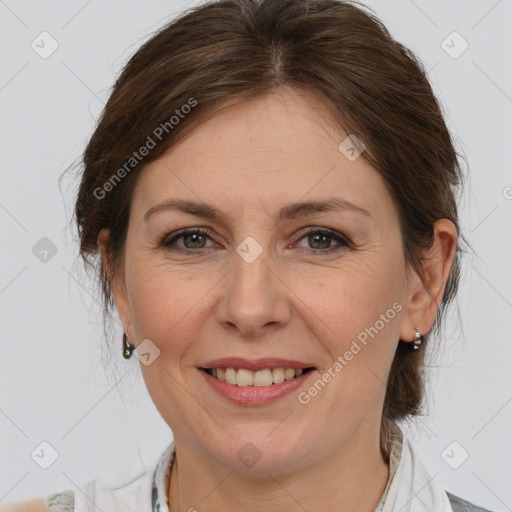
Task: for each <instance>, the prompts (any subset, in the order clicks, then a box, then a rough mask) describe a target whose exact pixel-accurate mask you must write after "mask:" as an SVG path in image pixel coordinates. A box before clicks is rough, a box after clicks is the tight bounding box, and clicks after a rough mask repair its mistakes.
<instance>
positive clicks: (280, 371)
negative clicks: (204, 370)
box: [209, 368, 304, 386]
mask: <svg viewBox="0 0 512 512" xmlns="http://www.w3.org/2000/svg"><path fill="white" fill-rule="evenodd" d="M209 373H210V375H213V376H214V377H216V378H217V379H219V380H220V381H222V382H227V383H228V384H231V385H233V386H270V385H272V384H280V383H281V382H284V381H285V380H292V379H293V378H295V377H298V376H300V375H302V374H303V373H304V370H303V369H302V368H300V369H298V370H295V369H293V368H272V369H270V368H265V369H264V370H257V371H255V372H253V371H252V370H246V369H245V368H239V369H238V370H237V369H236V368H211V369H210V370H209Z"/></svg>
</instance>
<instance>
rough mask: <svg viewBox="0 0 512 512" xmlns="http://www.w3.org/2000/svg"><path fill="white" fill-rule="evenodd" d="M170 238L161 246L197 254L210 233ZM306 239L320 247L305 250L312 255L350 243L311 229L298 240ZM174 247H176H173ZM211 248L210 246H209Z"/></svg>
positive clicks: (199, 231) (191, 232)
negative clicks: (179, 243) (180, 244)
mask: <svg viewBox="0 0 512 512" xmlns="http://www.w3.org/2000/svg"><path fill="white" fill-rule="evenodd" d="M170 236H171V238H170V239H169V237H166V238H164V240H163V241H162V243H161V245H162V246H163V247H166V248H168V249H170V250H173V251H174V250H175V251H178V252H183V253H185V254H192V253H198V252H200V251H201V250H202V249H206V248H207V247H208V246H207V245H206V242H207V240H208V239H210V240H211V237H210V232H209V231H208V230H207V229H203V228H194V229H185V230H182V231H178V232H177V233H172V234H171V235H170ZM302 239H307V241H308V242H309V244H310V245H316V244H318V245H320V247H318V248H315V247H310V248H308V249H307V250H309V251H312V252H314V253H324V254H325V253H331V252H336V251H340V250H342V249H344V248H347V247H350V242H349V241H348V240H347V239H346V238H345V237H343V236H342V235H341V234H339V233H337V232H336V231H331V230H328V229H313V230H310V231H308V232H306V233H304V234H303V235H302V236H301V237H300V239H299V240H302ZM178 240H181V241H182V243H183V245H184V246H182V247H180V246H176V242H177V241H178ZM333 240H334V241H335V242H337V245H334V246H332V245H331V243H332V241H333ZM173 246H176V247H173ZM210 247H211V246H210Z"/></svg>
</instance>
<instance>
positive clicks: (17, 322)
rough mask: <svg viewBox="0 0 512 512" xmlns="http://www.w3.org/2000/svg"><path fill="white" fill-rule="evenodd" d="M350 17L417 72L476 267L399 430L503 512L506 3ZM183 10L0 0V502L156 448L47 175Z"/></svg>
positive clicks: (178, 4)
mask: <svg viewBox="0 0 512 512" xmlns="http://www.w3.org/2000/svg"><path fill="white" fill-rule="evenodd" d="M366 4H367V5H368V6H370V7H373V8H374V9H375V11H376V13H377V14H378V15H379V17H380V18H381V19H382V20H383V21H384V23H385V24H386V25H387V27H388V28H389V29H390V31H391V32H392V33H393V35H394V36H395V37H396V38H397V39H398V40H400V41H401V42H403V43H404V44H405V45H406V46H408V47H410V48H411V49H412V50H413V51H414V52H416V54H417V55H418V56H419V57H420V58H421V59H422V61H423V62H424V63H425V66H426V68H427V69H429V70H430V72H429V76H430V79H431V82H432V84H433V86H434V89H435V92H436V93H437V95H438V97H439V98H440V101H441V103H442V105H443V108H444V109H445V113H446V119H447V123H448V126H449V128H450V129H451V130H452V132H453V134H454V135H455V137H456V138H457V141H458V144H459V149H460V150H461V151H462V152H463V153H464V154H465V155H466V157H467V160H468V163H469V174H470V176H469V180H468V187H467V190H466V193H465V194H464V196H463V197H461V200H460V217H461V223H462V229H463V231H464V233H465V235H466V237H467V238H468V239H469V241H470V243H471V244H472V246H473V248H474V249H475V251H476V257H475V256H471V255H468V257H467V258H466V261H465V263H464V266H463V274H462V279H461V289H460V295H459V299H458V302H457V303H456V304H454V305H453V308H452V312H451V314H450V317H449V322H448V324H447V326H446V329H445V332H444V335H443V341H442V344H441V347H440V349H439V351H438V353H437V354H436V358H435V360H434V361H433V363H432V365H433V367H432V368H431V369H429V370H428V373H429V376H430V378H431V388H430V389H431V391H430V394H429V396H430V398H429V403H430V407H429V413H430V415H429V416H428V417H425V418H421V419H419V420H416V421H415V422H414V423H412V424H410V425H405V426H404V428H405V429H406V431H407V433H408V435H409V436H410V438H411V440H412V442H413V443H414V445H415V446H416V449H417V451H418V452H419V454H420V456H421V458H422V460H423V462H424V464H425V465H426V466H427V468H428V469H429V470H430V472H431V474H432V476H434V478H435V479H436V481H438V482H440V483H441V484H442V485H444V487H445V488H447V489H448V490H450V491H451V492H454V493H455V494H459V495H461V496H463V497H465V498H466V499H469V500H471V501H475V502H477V503H478V504H481V505H485V506H486V507H488V508H491V509H493V510H501V511H504V510H512V488H511V487H510V481H511V477H512V440H511V437H510V432H511V429H512V376H511V370H510V367H511V362H512V361H511V359H512V358H511V355H512V345H511V342H512V336H511V328H510V323H509V319H510V318H511V316H512V286H511V284H512V270H511V265H510V254H511V252H512V242H511V219H512V173H511V171H510V162H511V160H512V158H511V157H512V149H511V148H512V144H511V142H510V141H511V136H512V130H511V126H512V123H511V116H512V71H511V67H510V55H511V50H512V44H511V43H512V32H511V31H510V22H511V21H512V4H511V1H510V0H500V1H496V0H478V1H477V0H471V1H468V0H432V1H426V0H415V1H412V0H386V1H370V2H366ZM192 5H195V3H191V2H185V1H181V0H180V1H177V0H167V1H163V0H149V1H144V2H142V1H140V2H135V1H133V0H129V1H126V0H125V1H120V0H108V1H101V2H100V1H99V0H89V1H63V0H60V1H55V0H54V1H46V2H39V1H35V0H30V1H28V0H25V1H24V0H20V1H17V2H15V1H14V0H0V39H1V48H2V53H1V55H2V63H1V67H0V108H1V112H2V115H1V118H0V126H1V132H0V140H1V143H2V153H1V155H2V159H1V168H2V171H1V174H0V183H1V186H0V227H1V234H2V243H1V247H2V251H1V258H2V259H1V266H0V269H1V270H0V311H1V328H2V345H1V347H2V351H1V356H0V434H1V435H0V461H1V462H0V500H2V499H3V500H4V501H6V502H10V501H13V500H17V499H22V498H27V497H32V496H43V495H46V494H48V493H50V492H54V491H57V490H63V489H73V490H75V491H76V492H80V491H79V490H78V488H79V487H81V488H83V487H84V484H85V483H87V482H88V481H90V480H92V479H94V478H96V477H97V476H98V475H101V476H104V477H105V478H107V479H110V478H112V481H115V480H116V479H117V478H120V477H123V476H126V477H128V476H129V475H134V474H135V471H136V469H135V468H134V466H135V465H140V466H141V468H144V467H145V468H151V467H152V466H153V464H154V463H155V462H156V460H157V458H158V457H159V455H160V453H161V452H162V451H163V449H164V448H165V447H166V446H167V445H168V443H169V442H170V441H171V439H172V434H171V432H170V430H169V428H168V426H167V425H166V423H165V422H164V421H163V420H162V418H161V417H160V415H159V414H158V412H157V411H156V409H155V407H154V406H153V404H152V402H151V400H150V398H149V396H148V394H147V392H146V390H145V387H144V383H143V381H142V378H141V376H140V369H139V368H138V364H139V363H138V361H137V359H136V358H135V357H134V358H132V360H130V361H125V360H124V359H123V358H122V357H121V333H122V331H121V330H119V331H118V334H119V336H118V339H119V344H118V349H117V348H116V352H115V353H114V354H113V355H112V357H113V358H114V362H113V363H112V364H111V365H108V364H107V365H106V366H104V365H103V363H102V359H103V358H106V357H107V353H106V350H105V348H104V347H105V341H104V339H103V331H102V326H101V320H102V319H101V314H100V309H99V306H98V303H97V301H96V299H97V297H98V291H97V290H96V289H95V287H94V282H92V281H91V280H90V279H89V278H88V276H87V275H86V274H85V273H84V272H83V271H80V268H81V267H80V266H79V264H77V261H76V254H77V246H76V244H75V242H74V240H73V234H72V232H70V230H69V228H68V224H69V220H70V216H71V211H72V204H73V199H74V193H75V188H76V187H75V185H76V184H75V182H73V180H72V179H70V178H69V177H68V178H67V179H65V180H64V181H63V183H62V184H61V186H60V188H59V184H58V181H57V180H58V178H59V176H60V175H61V174H62V172H63V171H64V169H65V168H66V167H67V166H68V165H70V164H71V163H72V162H73V161H74V159H75V158H77V157H78V156H79V154H80V152H81V151H82V150H83V148H84V144H85V142H86V140H87V138H88V136H90V135H91V133H92V130H93V127H94V124H95V121H96V119H97V117H98V115H99V113H100V112H101V109H102V107H103V104H104V102H105V101H106V99H107V97H108V90H109V88H110V87H111V86H112V84H113V81H114V78H115V76H117V74H118V73H119V71H120V69H121V68H122V65H123V64H124V63H125V62H126V61H127V59H128V58H129V57H130V56H131V55H132V53H133V52H134V51H135V50H136V49H137V48H138V46H139V45H140V44H141V42H142V41H143V40H144V39H145V38H146V37H147V36H148V34H149V33H150V32H152V31H153V30H155V29H156V28H158V27H159V26H161V25H163V24H164V23H165V22H166V21H167V20H168V19H169V18H172V17H174V15H175V14H176V13H178V12H180V11H181V10H182V9H183V8H186V7H189V6H192ZM42 32H48V33H49V34H50V37H51V39H50V37H49V36H46V35H45V36H40V34H41V33H42ZM454 32H457V33H456V34H454ZM41 37H44V38H46V39H45V44H44V51H49V50H50V49H51V44H58V48H57V49H56V50H55V52H54V53H53V54H51V55H50V56H47V58H42V56H41V55H40V53H41V52H42V51H43V48H41V46H42V44H41V43H40V40H41ZM52 40H55V41H56V43H52ZM33 41H35V43H34V44H33V45H34V46H35V45H36V44H38V41H39V49H38V51H39V53H37V52H36V51H35V50H34V49H33V48H32V46H31V45H32V43H33ZM466 45H467V49H465V47H466ZM36 48H37V46H36ZM464 49H465V51H463V50H464ZM45 237H46V238H47V239H49V241H51V243H50V242H49V241H48V240H46V238H45ZM41 239H43V240H42V241H41ZM52 247H53V252H55V254H53V253H52V250H51V248H52ZM41 248H42V249H41ZM48 248H49V252H48V253H47V254H46V255H43V253H42V252H41V251H42V250H43V249H48ZM41 258H43V260H44V259H45V258H46V261H42V260H41ZM457 308H458V312H457ZM42 442H47V443H49V444H50V445H51V446H52V447H54V449H55V450H56V452H57V453H58V458H57V459H56V460H55V462H54V463H53V464H52V465H51V466H50V467H49V468H48V469H43V468H41V467H40V465H38V464H36V462H35V461H34V460H33V459H32V457H31V453H32V452H33V451H34V450H36V451H37V450H40V449H41V446H40V445H41V443H42ZM452 443H455V444H452ZM44 446H45V445H43V450H44ZM45 453H46V455H45V456H48V454H49V453H51V450H48V449H46V451H45ZM466 453H467V459H466V460H464V458H465V457H466ZM463 460H464V461H463ZM462 461H463V462H462ZM455 466H457V467H455Z"/></svg>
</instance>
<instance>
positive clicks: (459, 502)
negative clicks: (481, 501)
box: [46, 491, 492, 512]
mask: <svg viewBox="0 0 512 512" xmlns="http://www.w3.org/2000/svg"><path fill="white" fill-rule="evenodd" d="M446 494H447V495H448V498H449V500H450V505H451V506H452V509H453V512H492V511H490V510H488V509H486V508H482V507H479V506H478V505H473V504H472V503H470V502H469V501H466V500H463V499H462V498H459V497H458V496H455V495H454V494H451V493H449V492H448V491H446ZM73 497H74V493H73V491H67V492H64V493H58V494H53V495H52V496H51V497H49V498H48V501H47V505H46V506H47V510H48V511H49V512H73V511H74V510H75V507H74V504H73Z"/></svg>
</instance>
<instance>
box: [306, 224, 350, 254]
mask: <svg viewBox="0 0 512 512" xmlns="http://www.w3.org/2000/svg"><path fill="white" fill-rule="evenodd" d="M302 239H307V242H308V244H310V246H313V247H311V250H312V251H313V252H322V253H331V252H337V251H341V250H342V249H344V248H347V247H350V242H349V241H348V240H347V239H346V238H345V237H344V236H342V235H341V234H340V233H338V232H336V231H331V230H330V229H312V230H310V231H308V232H306V233H304V234H303V236H302V237H301V238H300V240H302ZM333 240H334V241H336V242H338V245H334V246H331V242H332V241H333ZM315 246H316V247H315Z"/></svg>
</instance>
